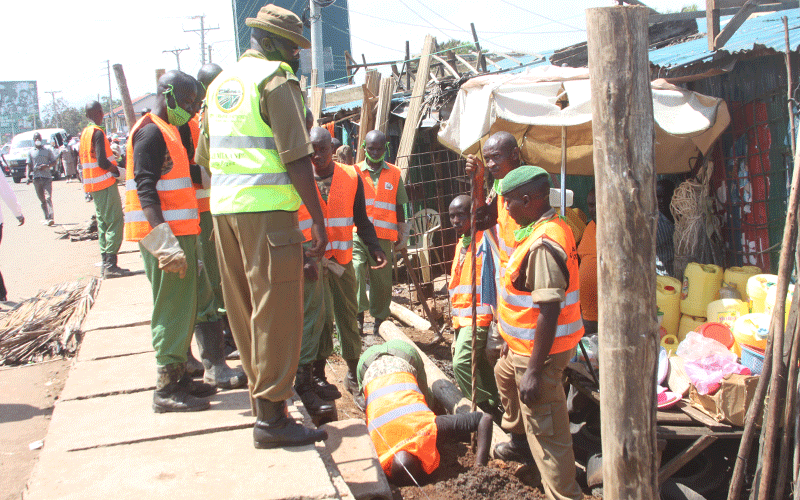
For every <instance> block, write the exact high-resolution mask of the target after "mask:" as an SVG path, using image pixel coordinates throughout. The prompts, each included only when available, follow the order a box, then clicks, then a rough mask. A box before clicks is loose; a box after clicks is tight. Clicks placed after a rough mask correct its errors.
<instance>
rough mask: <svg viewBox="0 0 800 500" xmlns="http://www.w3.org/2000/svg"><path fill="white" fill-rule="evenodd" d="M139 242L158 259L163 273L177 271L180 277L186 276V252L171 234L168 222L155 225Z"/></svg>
mask: <svg viewBox="0 0 800 500" xmlns="http://www.w3.org/2000/svg"><path fill="white" fill-rule="evenodd" d="M139 243H141V245H142V246H143V247H144V248H145V250H147V251H148V252H150V253H151V254H153V257H155V258H157V259H158V268H159V269H161V270H162V271H164V272H165V273H178V276H179V277H180V278H181V279H183V278H184V276H186V270H187V269H188V267H189V265H188V263H187V262H186V254H185V253H184V252H183V249H182V248H181V245H180V243H178V238H176V237H175V235H174V234H172V229H171V228H170V227H169V224H168V223H166V222H163V223H161V224H159V225H157V226H156V227H155V228H153V230H152V231H150V233H149V234H148V235H147V236H145V237H144V238H142V240H141V241H140V242H139Z"/></svg>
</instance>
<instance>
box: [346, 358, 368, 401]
mask: <svg viewBox="0 0 800 500" xmlns="http://www.w3.org/2000/svg"><path fill="white" fill-rule="evenodd" d="M345 362H346V363H347V375H345V376H344V388H345V389H347V392H349V393H350V395H352V396H353V402H354V403H355V404H356V406H358V407H359V408H360V409H361V411H364V410H366V408H367V404H366V402H365V401H364V395H363V394H362V393H361V390H360V389H359V388H358V378H357V377H356V370H357V369H358V360H357V359H346V360H345Z"/></svg>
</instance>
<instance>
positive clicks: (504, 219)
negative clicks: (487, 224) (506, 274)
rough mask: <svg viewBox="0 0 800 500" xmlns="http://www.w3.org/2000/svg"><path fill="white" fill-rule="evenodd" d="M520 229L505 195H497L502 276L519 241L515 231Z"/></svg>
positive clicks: (498, 242)
mask: <svg viewBox="0 0 800 500" xmlns="http://www.w3.org/2000/svg"><path fill="white" fill-rule="evenodd" d="M517 229H519V224H517V221H515V220H514V219H512V218H511V216H510V215H509V214H508V210H506V204H505V200H504V199H503V196H502V195H500V194H498V195H497V248H498V249H499V250H500V264H501V267H500V272H501V276H502V273H503V269H504V268H505V266H506V263H507V262H508V259H509V258H510V257H511V254H513V253H514V249H515V248H517V241H516V240H515V239H514V231H516V230H517Z"/></svg>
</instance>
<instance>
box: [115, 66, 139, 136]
mask: <svg viewBox="0 0 800 500" xmlns="http://www.w3.org/2000/svg"><path fill="white" fill-rule="evenodd" d="M112 67H113V68H114V76H116V77H117V86H118V87H119V93H120V96H121V97H122V110H123V111H124V112H125V123H126V124H127V125H128V130H130V129H132V128H133V125H134V124H135V123H136V113H135V112H134V111H133V102H131V93H130V92H129V91H128V81H127V80H126V79H125V71H123V69H122V65H121V64H115V65H114V66H112Z"/></svg>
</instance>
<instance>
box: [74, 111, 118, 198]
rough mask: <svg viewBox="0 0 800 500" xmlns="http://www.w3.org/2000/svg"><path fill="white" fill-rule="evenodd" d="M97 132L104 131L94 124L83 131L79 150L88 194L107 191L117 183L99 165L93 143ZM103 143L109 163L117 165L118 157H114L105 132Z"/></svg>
mask: <svg viewBox="0 0 800 500" xmlns="http://www.w3.org/2000/svg"><path fill="white" fill-rule="evenodd" d="M95 130H99V131H101V132H103V129H101V128H100V127H98V126H97V125H95V124H93V123H90V124H89V125H87V126H86V128H85V129H83V132H81V140H80V145H79V148H78V159H79V161H80V163H81V169H82V174H83V190H84V191H86V192H87V193H94V192H96V191H100V190H102V189H106V188H107V187H109V186H113V185H114V184H115V183H116V182H117V181H116V178H115V177H114V176H113V175H112V174H111V172H109V171H108V170H106V169H104V168H101V167H100V166H99V165H98V163H97V152H96V151H94V144H93V143H92V139H93V137H94V132H95ZM103 142H104V143H105V151H104V152H103V154H105V156H106V159H107V160H108V161H109V163H111V164H112V165H116V164H117V157H116V156H114V152H113V151H111V144H109V142H108V138H107V137H106V134H105V132H103Z"/></svg>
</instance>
